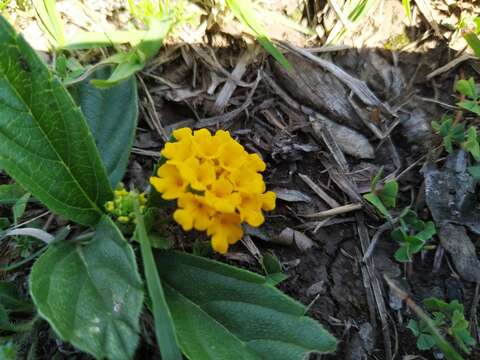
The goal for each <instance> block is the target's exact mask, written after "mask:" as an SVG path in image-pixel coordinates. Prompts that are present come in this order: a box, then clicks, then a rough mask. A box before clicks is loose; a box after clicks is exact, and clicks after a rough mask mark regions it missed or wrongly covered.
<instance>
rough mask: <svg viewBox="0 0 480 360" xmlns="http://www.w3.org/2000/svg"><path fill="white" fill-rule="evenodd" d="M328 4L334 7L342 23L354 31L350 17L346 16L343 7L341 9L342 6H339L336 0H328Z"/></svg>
mask: <svg viewBox="0 0 480 360" xmlns="http://www.w3.org/2000/svg"><path fill="white" fill-rule="evenodd" d="M328 4H329V5H330V6H331V7H332V9H333V11H334V12H335V14H337V16H338V19H339V20H340V22H341V23H342V25H343V26H345V28H346V29H347V30H348V31H352V29H353V26H352V23H351V22H350V20H348V17H347V16H345V14H344V13H343V11H342V9H340V6H338V4H337V2H336V1H335V0H328Z"/></svg>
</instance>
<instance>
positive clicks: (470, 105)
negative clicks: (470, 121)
mask: <svg viewBox="0 0 480 360" xmlns="http://www.w3.org/2000/svg"><path fill="white" fill-rule="evenodd" d="M457 105H458V106H459V107H461V108H462V109H465V110H468V111H470V112H472V113H474V114H477V115H480V105H479V104H478V102H477V101H474V100H465V101H461V102H459V103H458V104H457Z"/></svg>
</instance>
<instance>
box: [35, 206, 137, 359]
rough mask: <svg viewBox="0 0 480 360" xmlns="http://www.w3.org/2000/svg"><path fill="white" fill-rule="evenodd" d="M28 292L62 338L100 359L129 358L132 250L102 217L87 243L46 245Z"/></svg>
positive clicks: (133, 318)
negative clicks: (47, 246) (46, 247)
mask: <svg viewBox="0 0 480 360" xmlns="http://www.w3.org/2000/svg"><path fill="white" fill-rule="evenodd" d="M30 293H31V295H32V298H33V301H34V303H35V305H36V306H37V309H38V312H39V314H40V315H41V316H42V317H43V318H44V319H46V320H47V321H48V322H49V323H50V325H51V326H52V327H53V329H54V330H55V332H56V333H57V334H58V336H59V337H60V338H61V339H63V340H65V341H69V342H71V343H72V345H74V346H75V347H77V348H78V349H80V350H82V351H85V352H87V353H90V354H92V355H93V356H95V357H96V358H99V359H101V358H109V359H131V358H132V356H133V353H134V352H135V348H136V346H137V343H138V338H139V337H138V332H139V326H138V320H139V315H140V310H141V308H142V303H143V290H142V283H141V280H140V276H139V274H138V271H137V266H136V263H135V256H134V253H133V251H132V248H131V247H130V245H129V244H128V243H127V242H126V241H125V239H124V238H123V236H122V234H121V233H120V231H119V230H118V228H117V227H116V226H115V224H114V223H113V222H112V220H110V218H108V217H107V216H106V215H104V216H103V217H102V219H101V220H100V222H99V224H98V226H97V228H96V230H95V234H94V236H93V238H92V239H91V241H90V242H89V243H88V244H86V245H81V244H79V243H78V242H75V241H60V242H56V243H54V244H52V245H51V246H50V248H49V249H48V250H47V252H46V253H45V254H43V255H42V256H41V257H40V258H39V259H38V260H37V262H36V263H35V264H34V266H33V268H32V272H31V274H30Z"/></svg>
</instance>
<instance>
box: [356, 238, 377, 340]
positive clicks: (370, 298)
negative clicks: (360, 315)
mask: <svg viewBox="0 0 480 360" xmlns="http://www.w3.org/2000/svg"><path fill="white" fill-rule="evenodd" d="M355 250H356V252H357V261H358V260H360V258H361V255H362V254H361V253H360V250H359V249H358V248H357V247H355ZM360 269H361V272H362V280H363V287H364V288H365V291H366V294H367V304H368V312H369V315H370V322H371V323H372V327H373V328H374V330H375V331H376V330H377V317H376V309H375V295H374V294H373V289H372V287H371V286H370V278H369V276H368V270H367V266H366V264H365V263H362V262H360Z"/></svg>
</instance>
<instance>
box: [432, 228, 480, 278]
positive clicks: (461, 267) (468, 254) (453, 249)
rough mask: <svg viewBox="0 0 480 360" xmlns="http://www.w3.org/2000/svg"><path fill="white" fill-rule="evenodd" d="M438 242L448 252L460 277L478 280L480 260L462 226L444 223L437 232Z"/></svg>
mask: <svg viewBox="0 0 480 360" xmlns="http://www.w3.org/2000/svg"><path fill="white" fill-rule="evenodd" d="M438 237H439V238H440V244H442V246H443V247H444V248H445V250H446V251H447V252H448V253H449V254H450V257H451V259H452V261H453V264H454V265H455V269H456V270H457V272H458V273H459V275H460V276H461V277H462V279H464V280H466V281H471V282H476V283H478V282H480V261H479V260H478V257H477V254H476V252H475V246H474V245H473V243H472V241H471V240H470V238H469V237H468V235H467V231H466V230H465V228H464V227H463V226H459V225H453V224H445V225H443V226H442V228H441V229H440V231H439V233H438Z"/></svg>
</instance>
